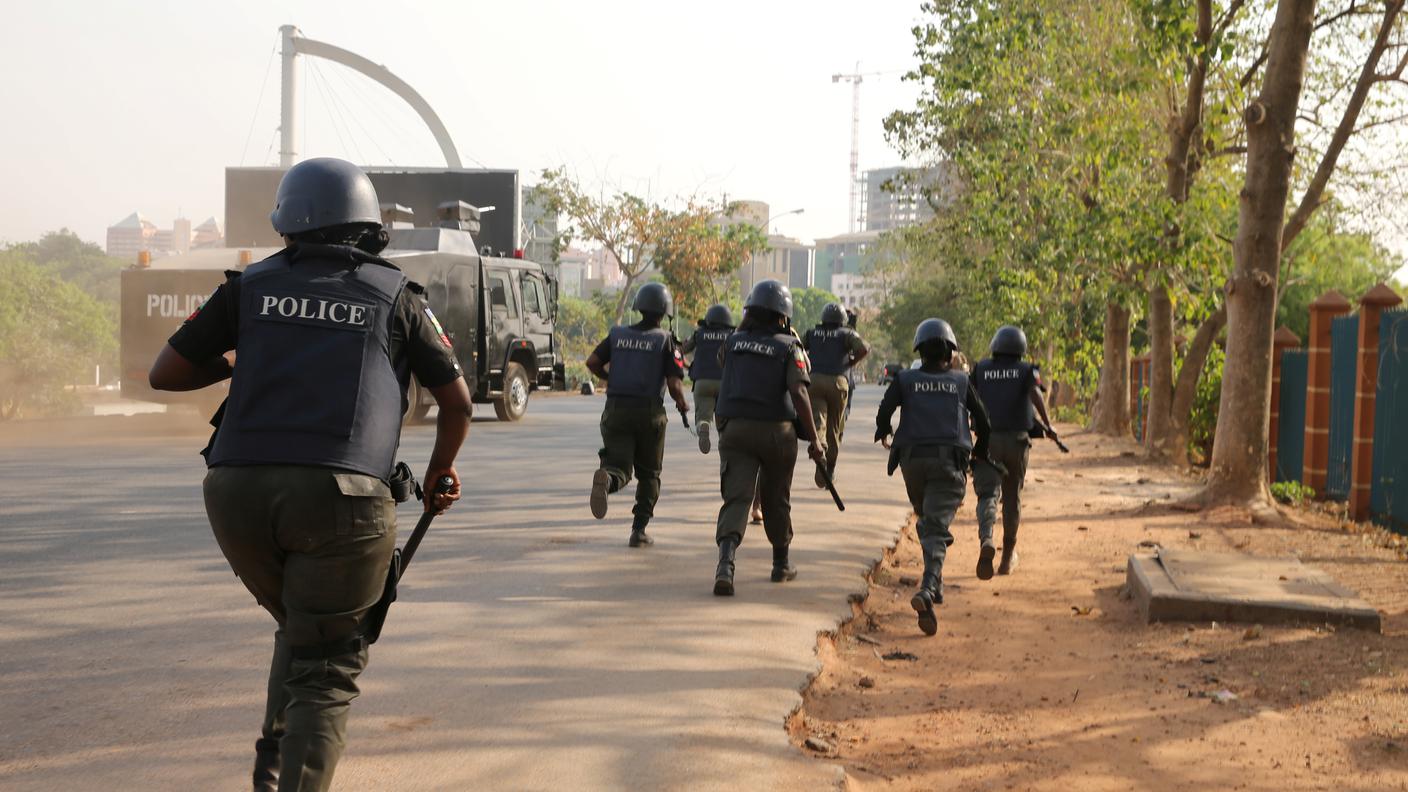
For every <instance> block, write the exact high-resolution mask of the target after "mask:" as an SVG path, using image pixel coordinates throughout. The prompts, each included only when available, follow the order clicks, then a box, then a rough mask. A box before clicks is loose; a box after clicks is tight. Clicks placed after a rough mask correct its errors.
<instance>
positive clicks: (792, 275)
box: [738, 234, 812, 297]
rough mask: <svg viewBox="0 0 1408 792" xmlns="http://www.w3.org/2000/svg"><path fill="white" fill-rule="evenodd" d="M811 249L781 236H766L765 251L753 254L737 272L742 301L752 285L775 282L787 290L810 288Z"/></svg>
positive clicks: (799, 242) (798, 241) (795, 240)
mask: <svg viewBox="0 0 1408 792" xmlns="http://www.w3.org/2000/svg"><path fill="white" fill-rule="evenodd" d="M811 271H812V248H811V246H810V245H807V244H805V243H803V242H801V241H800V240H797V239H793V238H792V237H786V236H782V235H781V234H769V235H768V249H767V250H764V251H763V252H761V253H756V254H754V255H753V256H752V258H751V259H749V261H748V263H747V264H744V265H743V267H741V268H740V269H739V277H738V280H739V282H740V285H741V286H742V290H743V294H744V296H745V297H746V296H747V294H748V292H749V291H751V290H752V289H753V284H755V283H757V282H758V281H763V280H769V279H771V280H778V281H782V282H783V283H785V284H787V285H788V286H789V287H790V288H793V289H801V288H805V287H807V286H810V285H811Z"/></svg>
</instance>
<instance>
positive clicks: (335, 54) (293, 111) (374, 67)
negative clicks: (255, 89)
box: [279, 25, 462, 169]
mask: <svg viewBox="0 0 1408 792" xmlns="http://www.w3.org/2000/svg"><path fill="white" fill-rule="evenodd" d="M279 33H280V34H281V37H282V41H283V46H282V48H281V50H280V51H281V53H282V55H283V83H282V91H281V99H282V101H281V102H280V106H279V166H280V167H282V168H288V167H289V166H291V165H293V163H294V162H295V161H297V160H298V71H297V70H296V69H295V68H294V67H295V66H297V61H298V56H299V55H308V56H311V57H314V58H322V59H324V60H330V61H333V62H334V63H340V64H342V65H343V66H347V67H348V68H352V69H356V70H357V71H359V72H361V73H362V74H365V75H366V76H368V77H370V78H371V79H373V80H376V81H377V82H379V83H381V84H382V85H384V86H386V87H387V88H389V89H390V90H391V92H392V93H394V94H396V95H397V96H399V97H401V98H402V99H404V100H406V104H408V105H410V106H411V109H413V110H415V111H416V114H418V115H419V116H420V119H421V120H422V121H424V122H425V125H426V126H427V127H429V128H430V134H432V135H434V136H435V142H436V143H438V144H440V151H441V153H443V154H444V155H445V164H446V165H448V166H449V167H451V168H456V169H458V168H460V167H462V166H461V165H460V153H459V151H458V150H456V149H455V141H454V140H452V139H451V138H450V133H449V131H448V130H446V129H445V124H444V122H442V121H441V120H440V116H438V115H436V114H435V111H434V110H432V109H431V107H430V103H429V102H427V101H425V98H424V97H422V96H421V95H420V94H419V93H416V89H414V88H412V87H411V86H410V85H407V84H406V81H405V80H402V79H401V78H400V77H397V76H396V75H394V74H392V73H391V70H389V69H387V68H386V67H385V66H381V65H378V64H375V63H372V62H371V61H369V60H367V59H366V58H363V57H362V56H361V55H358V54H357V53H355V52H349V51H348V50H345V49H343V48H341V47H336V46H333V45H332V44H328V43H326V42H323V41H315V40H313V39H310V38H305V37H303V35H301V34H300V33H299V32H298V28H297V27H296V26H294V25H284V26H282V27H280V28H279Z"/></svg>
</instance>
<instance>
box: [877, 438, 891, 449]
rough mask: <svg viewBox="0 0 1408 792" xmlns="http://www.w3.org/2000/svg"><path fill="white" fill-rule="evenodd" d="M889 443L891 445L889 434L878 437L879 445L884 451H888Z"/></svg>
mask: <svg viewBox="0 0 1408 792" xmlns="http://www.w3.org/2000/svg"><path fill="white" fill-rule="evenodd" d="M891 445H892V443H891V442H890V436H889V435H885V436H884V437H882V438H880V447H881V448H883V449H885V450H886V451H889V450H890V446H891Z"/></svg>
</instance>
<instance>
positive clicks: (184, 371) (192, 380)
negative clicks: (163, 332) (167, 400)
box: [147, 344, 234, 391]
mask: <svg viewBox="0 0 1408 792" xmlns="http://www.w3.org/2000/svg"><path fill="white" fill-rule="evenodd" d="M233 372H234V369H233V368H232V367H231V366H230V361H229V360H226V359H225V356H224V355H216V356H215V357H213V358H211V359H209V360H207V361H205V362H204V363H192V362H191V361H189V360H187V359H186V358H185V357H184V356H182V355H181V353H180V352H177V351H176V349H175V347H173V346H171V345H170V344H167V345H166V346H165V347H162V350H161V352H160V353H159V354H158V355H157V356H156V362H154V363H152V370H151V371H150V372H148V373H147V382H148V383H150V384H151V386H152V388H153V389H155V390H160V391H193V390H200V389H201V388H204V387H206V386H207V385H214V384H215V383H217V382H223V381H224V380H227V379H229V378H230V374H231V373H233Z"/></svg>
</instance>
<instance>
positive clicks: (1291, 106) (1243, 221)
mask: <svg viewBox="0 0 1408 792" xmlns="http://www.w3.org/2000/svg"><path fill="white" fill-rule="evenodd" d="M1314 23H1315V0H1279V2H1278V3H1277V6H1276V21H1275V22H1274V23H1273V24H1272V26H1271V35H1270V39H1269V41H1268V42H1267V63H1266V77H1265V81H1264V83H1263V85H1262V90H1261V95H1260V96H1259V97H1258V98H1257V99H1256V101H1254V102H1252V104H1251V105H1250V106H1249V107H1248V108H1247V110H1246V121H1247V171H1246V180H1245V183H1244V185H1243V187H1242V192H1241V194H1240V195H1239V196H1238V197H1239V201H1238V203H1239V207H1238V219H1237V239H1236V241H1235V243H1234V244H1233V258H1234V260H1235V262H1236V264H1235V267H1234V269H1233V274H1232V279H1231V280H1230V281H1229V282H1228V284H1227V363H1226V366H1225V368H1224V370H1223V376H1222V401H1221V403H1220V404H1219V407H1218V421H1217V437H1216V439H1215V440H1214V441H1213V450H1212V467H1211V469H1210V470H1209V473H1208V483H1207V488H1206V490H1205V491H1204V493H1203V499H1204V502H1206V503H1210V504H1211V503H1236V504H1239V505H1245V506H1250V507H1252V508H1253V509H1271V508H1273V507H1272V506H1271V500H1270V491H1269V490H1268V488H1267V485H1266V464H1267V463H1266V454H1267V446H1268V435H1269V431H1270V429H1269V422H1270V414H1271V350H1272V344H1271V338H1272V333H1273V327H1272V325H1273V324H1274V321H1275V317H1276V278H1277V274H1278V272H1279V269H1280V267H1279V264H1280V261H1281V232H1282V230H1283V228H1284V226H1285V221H1286V198H1287V195H1288V193H1289V192H1290V182H1291V166H1292V163H1293V161H1294V159H1295V144H1294V141H1295V122H1296V112H1297V109H1298V107H1299V104H1300V95H1301V89H1302V87H1303V85H1304V81H1305V63H1306V54H1307V51H1308V50H1309V48H1310V34H1311V31H1312V29H1313V27H1314Z"/></svg>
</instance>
